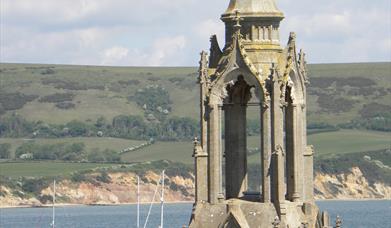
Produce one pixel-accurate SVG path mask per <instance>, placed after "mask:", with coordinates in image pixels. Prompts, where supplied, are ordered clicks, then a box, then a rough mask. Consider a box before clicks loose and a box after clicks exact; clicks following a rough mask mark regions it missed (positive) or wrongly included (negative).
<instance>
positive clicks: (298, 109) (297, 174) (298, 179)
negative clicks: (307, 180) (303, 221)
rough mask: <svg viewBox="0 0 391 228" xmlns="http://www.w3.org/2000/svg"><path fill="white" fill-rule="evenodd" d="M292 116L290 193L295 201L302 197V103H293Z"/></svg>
mask: <svg viewBox="0 0 391 228" xmlns="http://www.w3.org/2000/svg"><path fill="white" fill-rule="evenodd" d="M293 118H294V134H295V149H294V191H293V195H292V199H293V201H295V202H297V201H300V200H302V199H303V187H304V186H303V185H304V183H303V180H304V179H303V178H304V163H303V154H304V151H305V146H304V139H303V137H304V138H306V137H307V136H303V131H304V129H303V127H304V124H303V120H305V119H303V118H305V117H304V116H303V105H301V104H297V105H296V104H294V105H293Z"/></svg>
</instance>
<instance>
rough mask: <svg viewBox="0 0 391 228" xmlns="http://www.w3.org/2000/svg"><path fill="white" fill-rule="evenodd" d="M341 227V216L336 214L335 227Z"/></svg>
mask: <svg viewBox="0 0 391 228" xmlns="http://www.w3.org/2000/svg"><path fill="white" fill-rule="evenodd" d="M341 227H342V219H341V217H340V216H339V215H338V216H337V220H336V221H335V228H341Z"/></svg>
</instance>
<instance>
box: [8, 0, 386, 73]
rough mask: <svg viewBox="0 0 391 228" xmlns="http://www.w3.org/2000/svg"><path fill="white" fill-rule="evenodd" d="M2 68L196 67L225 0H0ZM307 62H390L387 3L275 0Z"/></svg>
mask: <svg viewBox="0 0 391 228" xmlns="http://www.w3.org/2000/svg"><path fill="white" fill-rule="evenodd" d="M0 3H1V5H0V13H1V14H0V19H1V20H0V39H1V40H0V41H1V42H0V62H15V63H54V64H78V65H79V64H82V65H112V66H196V65H197V62H198V59H199V52H200V51H201V50H203V49H204V50H208V48H209V36H210V35H211V34H217V35H218V37H219V40H220V43H221V45H223V43H222V41H223V40H224V37H223V36H224V27H223V23H222V22H221V21H220V19H219V18H220V15H221V14H222V13H223V12H224V11H225V9H226V8H227V6H228V3H229V0H214V1H210V0H0ZM277 3H278V6H279V8H280V9H281V10H282V11H283V12H284V13H285V16H286V18H285V20H284V21H283V22H282V26H281V37H283V39H282V44H283V45H285V43H286V41H287V38H288V35H289V32H290V31H295V32H296V33H297V39H298V46H299V48H303V49H304V50H305V51H306V52H307V56H308V61H309V62H310V63H336V62H337V63H338V62H341V63H342V62H376V61H391V13H390V12H391V1H389V0H372V1H368V0H316V1H314V0H300V1H293V0H279V1H277Z"/></svg>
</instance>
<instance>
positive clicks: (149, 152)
mask: <svg viewBox="0 0 391 228" xmlns="http://www.w3.org/2000/svg"><path fill="white" fill-rule="evenodd" d="M81 141H82V142H84V143H85V144H86V147H87V148H88V149H90V148H96V147H99V148H101V149H105V148H108V149H113V150H121V149H123V148H125V147H128V146H132V145H138V144H141V143H142V141H132V140H124V139H112V138H75V139H41V140H37V141H36V142H37V143H40V144H47V143H61V142H81ZM1 142H8V143H11V144H12V145H13V147H16V146H17V145H20V144H21V143H22V142H24V140H22V139H0V143H1ZM308 143H309V144H312V145H314V147H315V152H316V157H317V158H328V157H333V155H336V154H344V153H359V152H366V151H374V150H381V149H389V148H391V133H381V132H374V131H357V130H340V131H337V132H327V133H320V134H314V135H310V136H309V137H308ZM192 147H193V144H192V142H156V143H155V144H153V145H151V146H148V147H145V148H143V149H140V150H137V151H134V152H128V153H125V154H123V155H122V156H121V157H122V161H124V162H143V161H152V160H171V161H175V162H182V163H185V164H192V163H193V158H192V152H193V148H192ZM248 147H249V148H254V147H259V137H257V136H252V137H250V138H249V140H248ZM259 159H260V158H259V155H257V154H255V155H252V156H250V158H249V161H250V162H251V163H257V162H259V161H260V160H259ZM42 164H43V165H39V163H38V164H35V163H33V167H30V168H31V169H30V168H27V169H30V171H31V172H32V173H35V172H38V173H41V172H42V170H41V169H43V170H44V169H45V168H44V167H45V166H47V165H48V164H50V165H51V166H52V167H56V166H60V167H59V168H58V169H59V170H61V169H62V168H65V167H66V166H67V165H66V164H64V163H50V162H45V163H42ZM24 165H26V166H28V165H27V163H21V167H22V166H24ZM91 165H92V166H95V164H75V163H70V166H71V167H72V166H76V167H80V168H82V167H83V166H86V167H87V169H88V168H90V166H91ZM4 166H6V167H8V168H11V169H15V166H13V165H9V164H6V163H0V171H3V170H7V169H8V168H4ZM51 166H48V167H49V169H50V167H51ZM39 167H41V168H39ZM35 168H37V170H35ZM23 169H24V168H22V170H23ZM65 170H67V169H66V168H65ZM69 170H72V168H70V169H69ZM13 172H14V171H13ZM15 172H16V173H17V172H18V171H17V170H16V171H15ZM1 175H3V174H1Z"/></svg>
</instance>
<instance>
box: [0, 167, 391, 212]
mask: <svg viewBox="0 0 391 228" xmlns="http://www.w3.org/2000/svg"><path fill="white" fill-rule="evenodd" d="M91 175H92V176H94V175H95V176H96V175H98V174H91ZM108 176H109V180H110V181H105V182H93V183H91V182H85V181H84V182H80V183H75V182H72V181H70V180H63V181H60V182H59V183H57V187H56V198H57V202H58V203H66V204H91V205H94V204H121V203H135V202H137V176H136V174H134V173H126V172H122V173H121V172H120V173H110V174H108ZM159 178H160V176H159V174H157V173H155V172H151V171H150V172H147V173H145V175H144V176H143V177H142V178H141V183H140V195H141V202H143V203H149V202H151V200H152V197H153V195H154V192H155V190H156V183H158V181H159ZM165 184H166V187H165V196H164V198H165V201H166V202H178V201H192V200H193V199H194V178H193V176H190V177H187V178H185V177H181V176H171V177H166V179H165ZM0 191H1V193H2V194H1V195H0V206H1V207H12V206H42V205H44V204H51V195H52V191H53V189H52V187H51V186H50V187H47V188H44V189H42V190H41V191H40V192H39V194H38V195H35V196H34V195H29V194H26V193H23V192H21V191H15V190H14V189H10V188H8V187H5V186H1V188H0ZM315 195H316V198H317V199H391V186H389V185H386V184H384V183H374V184H369V182H368V180H367V179H366V178H365V177H364V175H363V174H362V172H361V170H360V169H359V168H352V169H350V172H348V173H342V174H337V175H329V174H320V173H319V174H317V175H316V176H315ZM158 200H159V196H158V195H157V197H156V198H155V202H158Z"/></svg>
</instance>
